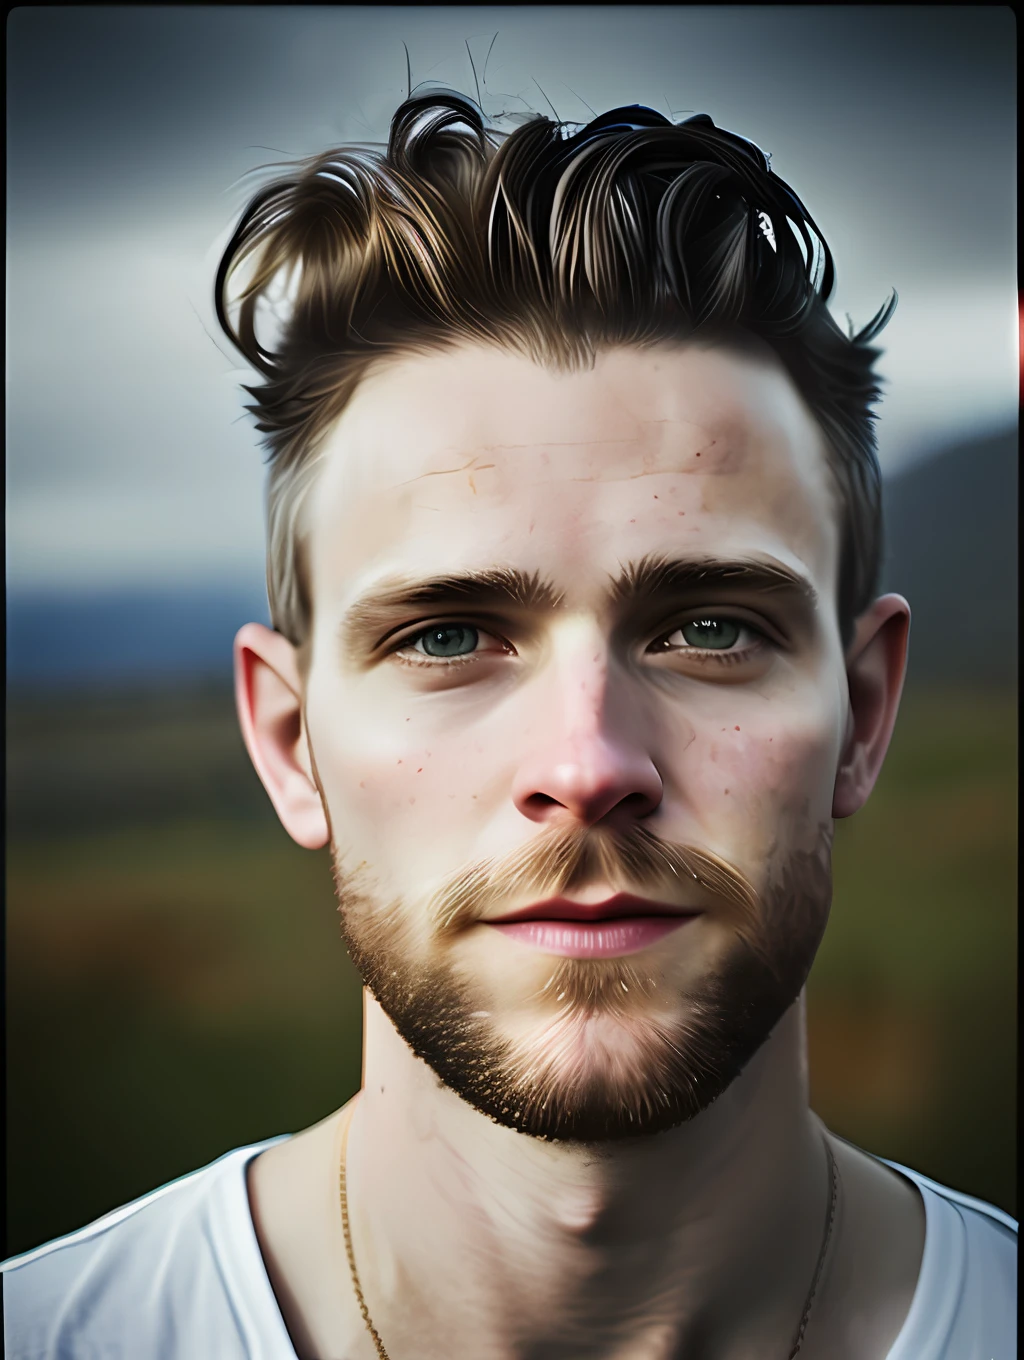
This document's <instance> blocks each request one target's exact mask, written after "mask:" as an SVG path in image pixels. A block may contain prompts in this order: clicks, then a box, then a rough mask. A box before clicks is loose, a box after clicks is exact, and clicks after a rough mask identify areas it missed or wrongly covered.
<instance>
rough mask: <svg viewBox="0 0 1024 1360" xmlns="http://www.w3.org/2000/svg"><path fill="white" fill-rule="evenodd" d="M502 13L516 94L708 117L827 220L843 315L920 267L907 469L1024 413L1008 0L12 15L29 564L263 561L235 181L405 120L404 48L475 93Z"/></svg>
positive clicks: (898, 409) (495, 52) (36, 568)
mask: <svg viewBox="0 0 1024 1360" xmlns="http://www.w3.org/2000/svg"><path fill="white" fill-rule="evenodd" d="M495 34H497V35H498V36H497V40H496V42H495V43H494V46H493V49H492V51H491V55H490V61H489V64H488V66H487V74H486V86H485V89H484V105H485V109H486V110H487V111H488V112H489V113H492V114H493V113H496V112H498V111H499V110H500V109H502V108H504V109H521V110H524V111H526V110H528V109H535V110H538V111H545V112H546V111H547V105H546V102H545V98H544V95H546V96H547V97H548V98H550V100H551V101H552V103H553V104H554V106H555V108H556V109H557V111H558V114H559V116H561V117H562V118H566V119H571V120H580V121H583V120H586V119H587V118H589V116H590V115H589V113H588V111H587V107H586V106H587V105H590V106H591V107H592V108H593V109H594V110H596V111H598V112H602V111H603V110H605V109H607V108H610V107H613V106H614V105H616V104H623V103H644V104H649V105H652V106H653V107H655V108H657V109H659V110H660V111H661V112H663V113H666V114H670V115H678V116H685V115H686V114H687V113H689V112H706V113H709V114H710V115H711V116H712V117H713V118H714V120H715V122H716V123H718V124H719V125H720V126H722V127H725V128H728V129H730V130H732V131H735V132H738V133H741V134H744V135H746V136H748V137H750V138H751V139H752V140H753V141H755V142H756V143H757V144H758V145H759V146H760V147H761V148H762V149H763V150H765V151H767V152H770V153H771V156H772V165H773V168H774V169H775V170H776V171H777V172H778V173H779V174H780V175H782V177H783V178H784V179H786V180H788V181H789V182H790V183H791V184H792V185H793V187H794V188H795V189H796V191H797V193H798V194H799V195H800V196H801V197H802V198H803V200H804V202H805V203H806V204H807V206H808V208H809V210H810V212H811V214H812V215H813V216H814V217H815V218H816V220H817V222H818V224H819V226H820V227H821V229H822V231H823V233H824V235H825V237H826V239H827V240H828V242H829V245H830V246H831V248H832V250H833V253H834V255H835V257H836V262H837V268H838V280H839V284H838V289H837V293H836V296H835V298H834V300H833V303H832V308H833V312H834V314H835V315H836V316H837V318H839V319H840V320H841V321H843V322H844V324H845V314H846V313H850V314H851V315H852V317H853V319H854V321H855V323H856V324H857V325H858V326H859V325H862V324H863V323H864V322H866V321H867V320H868V319H869V318H870V316H871V315H873V314H874V312H875V311H876V310H877V309H878V307H879V306H880V305H881V304H882V302H883V301H884V299H885V297H886V296H887V294H888V292H889V289H890V288H891V287H894V286H895V287H896V288H897V290H898V292H899V295H900V303H899V307H898V310H897V312H896V316H895V318H894V319H893V321H892V322H891V323H890V325H889V327H888V328H887V330H886V331H885V332H884V334H883V337H882V339H881V342H880V343H882V344H883V345H884V347H885V348H886V355H885V358H884V359H883V361H882V363H881V365H880V368H881V371H882V372H883V374H884V376H885V377H886V379H887V381H888V391H887V396H886V399H885V401H884V402H883V405H882V408H881V411H882V415H881V421H880V427H879V432H880V443H881V457H882V462H883V468H884V469H885V470H886V471H888V472H891V471H892V470H893V469H894V468H897V467H899V466H900V465H901V464H906V463H907V462H908V461H909V460H913V459H916V458H918V457H921V456H923V455H926V454H927V452H928V451H929V450H931V449H935V448H938V447H940V446H941V445H942V444H945V443H949V442H951V441H953V440H955V439H959V438H963V437H964V436H969V435H970V434H971V433H973V432H975V431H977V432H983V431H987V430H990V429H995V428H1000V427H1002V428H1005V427H1006V426H1007V425H1008V424H1011V423H1012V422H1013V421H1014V420H1015V419H1016V413H1017V394H1018V378H1017V364H1018V359H1017V345H1018V339H1017V336H1018V331H1017V324H1018V323H1017V293H1016V286H1017V285H1016V196H1017V186H1016V144H1015V135H1016V134H1015V129H1016V101H1015V80H1016V71H1015V50H1016V27H1015V20H1014V17H1013V14H1012V11H1011V10H1010V9H1009V8H1008V7H1003V6H993V7H985V6H980V7H970V8H968V7H962V8H961V7H953V8H946V7H939V6H935V7H932V6H916V7H910V6H908V7H896V6H891V7H890V6H877V7H876V6H864V7H861V6H836V7H831V6H830V7H825V6H822V7H816V6H810V7H806V6H801V7H784V6H777V7H776V6H758V7H756V8H745V7H731V6H694V7H687V6H679V7H668V6H664V7H657V8H643V7H633V6H631V7H626V6H621V7H620V6H595V7H587V8H584V7H578V8H576V7H567V8H559V7H557V6H536V7H519V8H512V9H502V8H498V7H495V8H488V7H458V8H454V7H453V8H441V7H437V8H428V7H424V8H409V9H404V8H399V7H394V8H392V7H386V6H378V7H373V8H369V7H344V6H340V7H336V8H324V7H317V8H312V7H311V8H304V7H300V6H288V7H284V6H281V7H276V6H275V7H268V8H258V9H257V8H143V7H140V8H130V7H129V8H75V9H70V8H69V9H59V8H46V7H41V8H32V7H24V8H21V9H17V10H15V11H13V12H12V13H11V15H10V17H9V19H8V30H7V37H8V44H7V61H8V87H7V88H8V95H7V100H8V103H7V109H8V122H7V128H8V133H7V136H8V142H7V150H8V161H7V166H8V170H7V174H8V205H7V206H8V212H7V230H8V237H7V492H8V500H7V529H8V570H9V580H10V581H11V582H12V584H14V585H22V586H24V585H41V584H52V585H59V586H68V587H79V586H94V585H95V586H103V585H116V584H139V583H145V584H151V583H159V582H164V583H167V582H176V581H191V582H196V581H201V580H210V581H215V580H222V581H225V582H227V581H242V580H246V579H248V580H252V579H259V578H260V577H261V575H262V551H263V541H262V534H263V523H262V506H261V500H262V476H263V467H262V455H261V453H260V451H259V448H258V444H257V437H256V434H255V432H254V430H253V429H252V427H251V425H250V424H249V422H248V418H247V417H245V416H244V415H242V414H241V413H242V400H243V398H242V396H241V395H240V394H239V390H238V389H239V383H240V382H241V381H244V380H246V378H247V377H248V376H249V375H247V374H245V373H244V372H243V370H242V369H241V368H240V367H239V366H238V360H237V359H235V358H234V357H232V356H231V354H230V352H229V351H228V349H227V346H226V342H224V341H222V340H221V339H220V338H219V336H218V334H217V328H216V323H215V321H214V319H213V314H212V306H211V300H210V297H211V291H212V281H213V276H214V272H215V269H216V263H217V259H218V257H219V252H220V249H221V247H222V246H223V244H224V243H225V241H226V239H227V236H228V233H229V229H230V226H231V223H232V221H233V219H234V218H235V216H236V215H237V213H238V212H239V211H240V210H241V208H242V207H243V205H244V202H245V199H246V195H247V189H248V187H249V186H247V185H245V184H239V183H238V181H239V179H240V177H241V176H243V175H244V174H245V172H246V171H248V170H251V169H252V168H253V167H254V166H257V165H259V164H261V163H265V162H267V161H269V160H275V159H283V158H286V157H288V158H290V157H294V156H299V155H308V154H310V153H312V152H316V151H321V150H324V149H326V148H327V147H330V146H337V145H340V144H341V143H343V142H345V141H350V140H358V141H365V140H368V139H374V140H383V139H384V138H385V137H386V134H387V127H388V122H389V120H390V116H391V114H392V113H393V111H394V109H395V107H396V105H397V104H398V103H399V102H400V100H401V99H402V97H403V96H404V92H405V82H406V67H405V51H404V49H403V46H402V44H403V40H404V42H405V43H407V44H408V48H409V53H410V57H411V62H412V76H413V82H414V84H415V83H417V82H420V81H439V82H442V83H445V84H448V85H452V86H455V87H456V88H459V89H462V90H464V91H466V92H467V93H472V92H473V89H474V86H473V73H472V70H471V67H470V63H469V58H468V56H467V52H466V44H467V42H468V43H469V46H470V48H471V50H472V52H473V54H474V56H475V58H476V61H477V69H478V71H479V70H481V68H482V65H483V59H484V56H485V55H486V53H487V50H488V47H489V45H490V43H491V40H492V38H494V35H495ZM540 87H543V91H544V94H542V93H541V89H540ZM215 339H216V341H217V343H216V344H215V343H214V340H215ZM218 345H219V347H220V348H219V349H218ZM240 416H241V419H240V418H239V417H240Z"/></svg>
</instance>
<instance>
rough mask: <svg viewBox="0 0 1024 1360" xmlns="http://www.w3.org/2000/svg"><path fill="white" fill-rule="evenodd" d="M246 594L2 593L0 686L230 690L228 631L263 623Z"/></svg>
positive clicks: (193, 590)
mask: <svg viewBox="0 0 1024 1360" xmlns="http://www.w3.org/2000/svg"><path fill="white" fill-rule="evenodd" d="M253 586H254V587H255V588H253V589H246V587H244V586H240V585H239V586H230V585H229V586H228V587H227V588H221V589H219V590H210V589H206V590H204V589H200V588H198V587H177V588H167V589H164V590H156V589H146V588H143V587H139V588H137V589H121V590H106V591H97V592H92V593H90V592H86V591H73V592H72V591H55V590H32V591H13V592H10V593H9V594H8V597H7V680H8V684H9V685H11V686H12V687H13V688H19V689H23V688H26V687H33V688H35V687H38V686H42V687H47V688H48V687H53V686H57V687H62V686H68V685H70V686H81V685H85V686H92V685H103V686H105V685H108V684H110V683H111V682H114V683H116V684H121V683H127V684H141V685H158V684H161V683H162V682H164V681H167V680H170V681H180V680H183V679H187V680H198V681H204V682H205V681H209V682H217V681H222V682H223V683H224V684H225V685H227V684H230V681H231V644H232V641H233V639H234V636H235V633H236V632H237V631H238V629H239V628H240V627H241V626H242V624H243V623H246V622H248V621H249V620H250V619H254V620H257V621H258V622H260V623H266V622H268V618H267V602H266V597H265V596H264V595H263V594H262V593H261V591H260V589H259V586H260V583H259V581H258V580H257V581H255V582H254V583H253Z"/></svg>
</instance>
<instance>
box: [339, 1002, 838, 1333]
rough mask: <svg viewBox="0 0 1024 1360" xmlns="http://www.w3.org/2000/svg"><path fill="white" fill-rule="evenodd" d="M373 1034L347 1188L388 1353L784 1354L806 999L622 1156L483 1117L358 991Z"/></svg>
mask: <svg viewBox="0 0 1024 1360" xmlns="http://www.w3.org/2000/svg"><path fill="white" fill-rule="evenodd" d="M364 1034H365V1050H364V1081H363V1090H362V1093H361V1095H360V1097H359V1100H358V1104H357V1107H356V1110H355V1114H354V1117H353V1122H352V1130H351V1135H350V1139H349V1154H348V1175H349V1184H350V1187H351V1191H350V1193H351V1202H352V1222H353V1234H354V1237H355V1239H356V1241H357V1244H358V1246H357V1250H358V1255H359V1270H360V1276H361V1279H362V1283H363V1286H364V1289H365V1290H366V1293H367V1302H368V1304H369V1306H370V1310H371V1313H372V1315H373V1320H374V1323H375V1325H376V1326H377V1328H378V1331H380V1333H381V1335H382V1336H383V1337H384V1339H385V1344H386V1345H387V1346H388V1349H389V1351H391V1350H392V1347H393V1352H394V1353H395V1354H397V1355H404V1354H408V1353H410V1343H412V1351H413V1352H415V1350H416V1349H417V1344H416V1343H418V1349H419V1351H420V1352H421V1353H431V1354H432V1353H434V1350H435V1349H436V1351H437V1353H438V1354H440V1353H442V1348H443V1352H444V1353H445V1354H446V1355H448V1356H451V1357H452V1360H461V1358H462V1356H463V1355H465V1356H466V1357H468V1356H470V1355H472V1356H474V1357H475V1360H482V1358H483V1357H487V1360H491V1358H492V1357H493V1358H494V1360H498V1358H499V1357H501V1358H502V1360H504V1358H505V1357H509V1358H511V1357H514V1356H517V1355H522V1354H531V1355H533V1354H539V1353H542V1351H543V1346H544V1343H545V1339H546V1341H547V1344H548V1345H551V1346H552V1347H553V1349H552V1352H551V1353H553V1354H555V1353H557V1354H558V1355H559V1356H564V1357H569V1356H577V1355H578V1356H581V1357H582V1356H584V1355H586V1356H588V1357H599V1356H609V1357H610V1356H622V1357H624V1356H626V1355H627V1354H630V1355H632V1354H637V1355H639V1354H642V1355H644V1356H645V1357H651V1358H652V1360H656V1357H660V1356H662V1355H665V1356H669V1355H674V1354H677V1353H679V1347H680V1345H681V1344H686V1343H687V1342H688V1343H689V1344H691V1345H695V1346H696V1348H697V1349H699V1350H701V1351H702V1352H703V1353H711V1354H723V1355H724V1354H727V1353H736V1354H740V1353H741V1352H742V1350H743V1346H744V1344H745V1339H747V1338H749V1339H750V1340H751V1342H752V1343H753V1342H755V1341H756V1340H757V1339H758V1338H760V1340H761V1342H762V1343H764V1341H765V1339H766V1338H767V1337H775V1336H776V1335H777V1337H778V1343H777V1345H775V1346H774V1347H769V1348H765V1347H764V1345H763V1344H762V1346H761V1348H760V1350H759V1351H758V1353H760V1354H770V1353H771V1352H772V1350H775V1351H780V1353H781V1354H782V1355H785V1354H787V1350H786V1343H787V1342H788V1341H789V1340H791V1339H792V1333H793V1331H794V1330H795V1328H796V1325H797V1322H798V1321H799V1318H800V1313H801V1310H802V1307H803V1302H804V1297H805V1295H806V1290H807V1288H808V1285H809V1283H810V1279H811V1276H812V1274H813V1270H814V1265H815V1262H816V1260H817V1256H818V1252H819V1248H820V1245H821V1234H822V1227H823V1221H824V1207H825V1198H826V1194H827V1183H826V1173H825V1154H824V1150H823V1148H822V1144H821V1137H820V1132H819V1126H818V1125H817V1121H816V1120H815V1118H814V1116H813V1115H811V1113H810V1111H809V1109H808V1104H807V1098H808V1092H807V1071H806V1043H805V1020H804V1004H803V998H802V997H801V999H800V1000H799V1001H798V1002H797V1003H796V1004H795V1005H794V1006H793V1007H791V1009H790V1010H789V1011H788V1012H787V1013H786V1015H785V1016H784V1017H783V1019H782V1020H781V1021H780V1023H779V1025H778V1026H777V1027H776V1030H775V1031H774V1033H773V1034H772V1035H771V1036H770V1038H769V1039H768V1040H767V1041H766V1043H765V1044H764V1045H763V1046H762V1048H761V1049H760V1050H759V1052H758V1053H757V1054H756V1055H755V1057H754V1058H753V1059H752V1060H751V1062H750V1063H749V1064H748V1066H747V1067H746V1069H745V1070H744V1071H743V1073H742V1074H741V1075H740V1076H739V1077H738V1078H737V1079H736V1081H734V1082H733V1083H732V1085H731V1086H730V1087H729V1088H728V1090H727V1091H726V1092H725V1093H724V1094H723V1095H722V1096H721V1097H720V1098H719V1099H718V1100H717V1101H716V1102H715V1103H714V1104H713V1105H712V1106H710V1107H709V1108H708V1109H707V1110H706V1111H704V1112H703V1113H702V1114H701V1115H699V1116H698V1117H697V1118H696V1119H694V1120H692V1121H690V1122H689V1123H687V1124H685V1125H683V1126H681V1127H680V1128H677V1129H674V1130H670V1131H669V1132H667V1133H663V1134H659V1135H656V1136H653V1137H650V1138H642V1137H641V1138H636V1139H629V1140H625V1141H623V1142H619V1143H614V1144H602V1145H593V1144H590V1145H581V1144H573V1143H553V1142H546V1141H541V1140H539V1139H535V1138H531V1137H529V1136H527V1135H524V1134H520V1133H516V1132H514V1131H512V1130H510V1129H506V1128H504V1127H501V1126H499V1125H497V1124H495V1123H493V1122H492V1121H491V1120H490V1119H488V1118H487V1117H486V1116H484V1115H481V1114H479V1113H478V1112H477V1111H475V1110H473V1109H472V1108H471V1107H470V1106H468V1105H467V1104H466V1103H465V1102H464V1101H463V1100H461V1099H460V1098H459V1097H458V1096H456V1095H454V1094H453V1093H452V1092H451V1091H450V1090H449V1089H448V1088H447V1087H444V1086H442V1085H441V1084H440V1083H439V1082H438V1080H437V1078H436V1077H435V1076H434V1074H433V1073H432V1072H431V1071H430V1070H429V1069H428V1068H427V1067H426V1065H425V1064H424V1063H422V1062H421V1061H420V1060H419V1059H417V1058H416V1057H414V1056H413V1054H412V1053H411V1051H410V1050H409V1048H408V1047H407V1046H406V1045H405V1043H404V1042H403V1041H402V1040H401V1039H400V1038H399V1036H398V1035H397V1033H396V1032H395V1030H394V1028H393V1027H392V1025H391V1023H390V1021H389V1020H388V1018H387V1016H386V1015H385V1014H384V1013H383V1011H382V1010H381V1009H380V1007H379V1006H378V1005H377V1003H376V1002H375V1001H374V1000H373V999H372V998H371V997H369V996H367V997H366V1003H365V1029H364ZM455 1318H458V1319H459V1323H458V1325H457V1326H455V1325H454V1324H453V1319H455ZM638 1319H639V1320H640V1325H639V1330H638ZM435 1333H436V1338H435V1336H434V1334H435ZM641 1334H642V1335H641ZM626 1337H629V1338H630V1343H629V1344H628V1345H627V1344H625V1338H626ZM427 1338H430V1339H433V1340H435V1341H436V1344H435V1345H434V1346H433V1348H432V1346H431V1345H429V1344H426V1340H427ZM698 1338H699V1340H698ZM538 1347H540V1350H538ZM633 1347H639V1348H638V1349H635V1350H634V1349H633ZM754 1349H755V1350H756V1349H757V1347H756V1346H755V1347H754ZM752 1353H753V1352H752Z"/></svg>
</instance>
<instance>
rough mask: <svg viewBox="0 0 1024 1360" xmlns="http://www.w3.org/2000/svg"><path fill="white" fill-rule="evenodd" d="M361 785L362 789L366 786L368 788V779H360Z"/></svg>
mask: <svg viewBox="0 0 1024 1360" xmlns="http://www.w3.org/2000/svg"><path fill="white" fill-rule="evenodd" d="M359 787H360V788H361V789H365V788H366V780H365V779H360V781H359Z"/></svg>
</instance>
